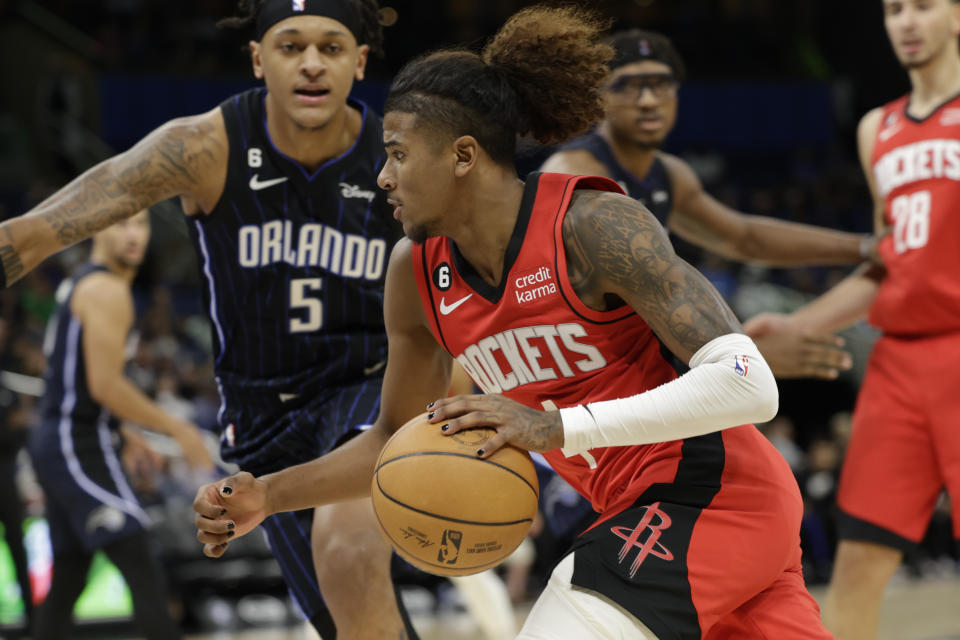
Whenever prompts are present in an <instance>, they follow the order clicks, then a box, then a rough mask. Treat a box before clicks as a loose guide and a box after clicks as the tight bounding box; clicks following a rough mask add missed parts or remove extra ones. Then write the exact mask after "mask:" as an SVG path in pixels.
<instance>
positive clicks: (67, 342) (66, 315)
mask: <svg viewBox="0 0 960 640" xmlns="http://www.w3.org/2000/svg"><path fill="white" fill-rule="evenodd" d="M106 270H107V269H106V267H104V266H102V265H96V264H90V263H88V264H85V265H82V266H81V267H80V268H78V269H77V271H76V272H74V274H73V276H71V277H70V278H68V279H66V280H64V281H63V282H62V283H60V287H59V289H58V290H57V296H56V299H57V305H58V306H57V310H56V312H55V313H54V315H53V317H52V318H51V320H50V322H49V324H48V325H47V335H46V338H45V340H44V353H45V354H46V356H47V371H46V376H45V378H46V380H45V382H46V388H45V390H44V394H43V397H42V398H41V400H40V416H41V419H40V421H39V423H38V424H37V425H36V426H35V427H34V428H33V429H32V430H31V434H30V442H29V446H28V450H29V452H30V456H31V458H32V460H33V467H34V470H35V471H36V474H37V479H38V480H39V481H40V484H41V486H42V487H43V490H44V494H45V495H46V516H47V519H48V521H49V523H50V537H51V541H52V543H53V548H54V551H55V552H57V553H62V552H65V551H68V550H75V549H82V550H84V551H85V552H87V553H91V552H93V550H95V549H98V548H100V547H103V546H105V545H107V544H110V543H111V542H113V541H115V540H119V539H121V538H123V537H126V536H129V535H132V534H134V533H136V532H138V531H140V530H141V529H143V528H145V527H148V526H149V524H150V518H149V517H148V516H147V514H146V512H145V511H144V510H143V508H142V507H141V506H140V503H139V502H138V501H137V498H136V496H135V495H134V492H133V489H132V488H131V487H130V484H129V483H128V482H127V479H126V477H125V476H124V473H123V468H122V465H121V463H120V459H119V457H118V456H117V452H116V450H117V448H118V446H119V434H118V433H117V427H118V426H119V421H118V420H117V419H116V418H114V417H113V416H111V415H110V412H109V411H107V409H106V408H105V407H103V406H102V405H100V404H99V403H97V401H96V400H94V399H93V397H92V396H91V395H90V387H89V386H88V384H87V363H86V358H85V356H84V349H83V327H82V326H81V324H80V321H79V320H77V318H75V317H74V316H73V314H72V313H71V312H70V301H71V299H72V298H73V292H74V290H75V289H76V286H77V284H78V283H79V282H80V281H81V280H82V279H83V278H85V277H87V276H88V275H90V274H91V273H96V272H98V271H106ZM130 346H131V345H130V343H128V355H129V354H130V351H131V349H130V348H129V347H130Z"/></svg>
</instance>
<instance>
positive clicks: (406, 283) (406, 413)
mask: <svg viewBox="0 0 960 640" xmlns="http://www.w3.org/2000/svg"><path fill="white" fill-rule="evenodd" d="M412 246H413V245H412V243H411V242H410V241H409V240H406V239H404V240H401V241H400V242H399V243H398V244H397V246H396V248H395V249H394V250H393V253H392V254H391V257H390V265H389V267H388V269H387V280H386V293H385V298H384V320H385V323H386V328H387V337H388V338H389V351H388V355H387V369H386V372H385V374H384V378H383V391H382V394H381V401H380V415H379V416H378V417H377V420H376V422H375V423H374V425H373V427H371V428H370V429H369V430H367V431H366V432H364V433H362V434H361V435H359V436H357V437H356V438H353V439H352V440H350V442H348V443H347V444H345V445H344V446H342V447H339V448H337V449H335V450H334V451H332V452H330V453H328V454H326V455H324V456H322V457H321V458H318V459H316V460H313V461H311V462H307V463H304V464H301V465H298V466H295V467H290V468H288V469H284V470H283V471H279V472H277V473H271V474H268V475H265V476H262V477H260V478H254V477H253V476H251V475H250V474H249V473H241V474H237V475H236V476H233V477H231V478H228V479H226V480H224V481H221V482H217V483H214V484H209V485H206V486H205V487H201V489H200V491H198V492H197V497H196V500H194V505H193V506H194V510H195V511H196V512H197V515H196V525H197V529H198V533H197V538H198V539H199V540H200V541H201V542H203V543H205V546H204V553H206V554H207V555H209V556H219V555H222V554H223V552H224V550H225V549H226V546H225V545H226V542H227V540H228V539H230V538H232V537H234V536H236V535H243V534H245V533H247V532H249V531H250V530H251V529H253V528H254V527H256V526H257V525H258V524H259V523H260V522H261V521H262V520H263V518H265V517H267V516H269V515H271V514H273V513H279V512H281V511H295V510H298V509H306V508H310V507H315V506H319V505H324V504H330V503H333V502H341V501H343V500H349V499H352V498H359V497H363V496H367V495H369V493H370V482H371V481H372V479H373V469H374V465H375V464H376V461H377V457H378V456H379V455H380V450H381V449H382V448H383V445H384V444H385V443H386V441H387V439H388V438H389V437H390V436H391V435H392V434H393V432H394V431H396V430H397V429H399V428H400V427H401V426H403V424H404V423H406V422H407V421H408V420H410V419H411V418H413V417H414V416H417V415H419V414H421V413H423V410H424V407H425V406H426V405H427V403H428V402H430V401H431V400H433V399H434V398H437V397H440V396H442V395H444V394H445V393H446V392H447V389H448V388H449V386H450V371H451V368H452V364H453V359H452V358H451V357H450V355H449V354H448V353H447V352H446V351H444V350H443V348H442V347H440V345H439V344H437V342H436V340H434V338H433V334H432V333H430V329H429V327H428V325H427V319H426V316H425V315H424V312H423V306H422V305H421V303H420V295H419V293H418V292H417V286H416V282H415V280H414V275H413V263H412V259H411V247H412ZM231 524H232V525H233V527H232V528H231V527H230V525H231ZM231 534H232V535H231Z"/></svg>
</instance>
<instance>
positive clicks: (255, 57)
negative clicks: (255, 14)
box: [249, 40, 263, 80]
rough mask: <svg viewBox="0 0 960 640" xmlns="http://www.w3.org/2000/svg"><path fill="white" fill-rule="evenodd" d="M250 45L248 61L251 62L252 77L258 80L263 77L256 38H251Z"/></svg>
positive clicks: (258, 44)
mask: <svg viewBox="0 0 960 640" xmlns="http://www.w3.org/2000/svg"><path fill="white" fill-rule="evenodd" d="M249 47H250V62H251V63H252V64H253V77H254V78H257V79H258V80H262V79H263V64H262V63H261V60H260V43H259V42H257V41H256V40H251V41H250V43H249Z"/></svg>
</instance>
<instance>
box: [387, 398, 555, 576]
mask: <svg viewBox="0 0 960 640" xmlns="http://www.w3.org/2000/svg"><path fill="white" fill-rule="evenodd" d="M441 426H442V423H438V424H430V423H428V422H427V418H426V414H423V415H420V416H417V417H416V418H414V419H413V420H411V421H410V422H408V423H407V424H405V425H404V426H403V427H401V428H400V429H399V430H398V431H397V432H396V433H395V434H393V437H392V438H390V440H389V441H388V442H387V444H386V445H385V446H384V447H383V451H381V452H380V459H379V460H377V467H376V471H375V472H374V474H373V487H372V491H371V493H372V497H373V508H374V510H375V511H376V514H377V522H379V523H380V530H381V531H383V534H384V535H385V536H386V537H387V539H388V540H389V541H390V543H391V544H392V545H393V547H394V548H395V549H396V550H397V553H399V554H400V555H401V556H402V557H403V558H404V559H405V560H407V561H408V562H410V563H411V564H413V565H414V566H416V567H418V568H420V569H422V570H424V571H427V572H429V573H434V574H437V575H442V576H465V575H469V574H471V573H477V572H480V571H483V570H484V569H489V568H490V567H495V566H496V565H498V564H500V563H501V562H502V561H503V560H504V559H505V558H506V557H507V556H508V555H510V554H511V553H512V552H513V550H514V549H516V548H517V546H518V545H519V544H520V543H521V542H523V539H524V537H525V536H526V535H527V531H528V530H529V529H530V525H531V524H533V517H534V515H536V513H537V497H538V496H539V486H538V484H537V474H536V471H535V470H534V467H533V461H532V460H531V459H530V455H529V454H528V453H527V452H526V451H522V450H520V449H517V448H516V447H512V446H505V447H502V448H500V449H499V450H498V451H496V452H495V453H494V454H493V455H492V456H490V457H489V458H487V459H486V460H483V459H480V458H478V457H477V449H479V448H481V446H482V445H483V444H484V443H485V442H486V441H487V440H489V439H490V438H491V437H492V436H493V435H494V434H495V433H496V431H494V430H493V429H470V430H468V431H461V432H460V433H456V434H454V435H452V436H446V435H443V433H442V432H441V431H440V427H441Z"/></svg>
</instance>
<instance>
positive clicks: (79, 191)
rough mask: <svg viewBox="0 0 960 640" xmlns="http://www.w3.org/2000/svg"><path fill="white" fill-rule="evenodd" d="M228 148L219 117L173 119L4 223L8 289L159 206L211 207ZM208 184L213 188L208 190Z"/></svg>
mask: <svg viewBox="0 0 960 640" xmlns="http://www.w3.org/2000/svg"><path fill="white" fill-rule="evenodd" d="M226 153H227V141H226V133H225V130H224V127H223V120H222V116H220V114H219V111H215V112H211V113H208V114H204V115H202V116H195V117H191V118H184V119H181V120H175V121H172V122H169V123H167V124H166V125H164V126H162V127H160V128H159V129H157V130H156V131H154V132H153V133H151V134H150V135H148V136H147V137H146V138H144V139H143V140H141V141H140V142H139V143H137V145H136V146H134V147H133V148H132V149H130V150H129V151H127V152H125V153H122V154H120V155H118V156H115V157H113V158H110V159H109V160H106V161H104V162H102V163H100V164H99V165H97V166H96V167H94V168H92V169H90V170H89V171H87V172H86V173H84V174H83V175H81V176H80V177H78V178H76V179H75V180H73V181H72V182H71V183H70V184H68V185H67V186H65V187H63V188H62V189H60V190H59V191H57V192H56V193H54V194H53V195H52V196H50V197H49V198H47V199H46V200H44V201H43V202H42V203H40V204H39V205H37V207H35V208H34V209H33V210H32V211H29V212H28V213H26V214H25V215H22V216H19V217H16V218H11V219H9V220H6V221H4V222H3V223H2V224H0V230H3V231H4V232H5V235H6V240H8V241H9V242H8V243H4V242H3V241H2V240H0V261H2V265H3V268H4V271H5V273H6V283H7V284H8V285H9V284H10V283H12V282H14V281H15V280H16V279H17V278H19V277H20V276H21V275H23V273H25V272H27V271H29V270H30V269H32V268H34V267H35V266H36V265H37V264H39V263H40V262H41V261H42V260H44V259H45V258H46V257H47V256H49V255H50V254H52V253H54V252H56V251H59V250H60V249H62V248H63V247H66V246H69V245H71V244H74V243H75V242H78V241H80V240H83V239H84V238H88V237H90V236H91V235H93V234H94V233H96V232H98V231H100V230H101V229H104V228H106V227H108V226H110V225H112V224H114V223H115V222H118V221H119V220H123V219H124V218H129V217H130V216H132V215H134V214H135V213H137V212H138V211H141V210H143V209H145V208H147V207H149V206H151V205H153V204H156V203H157V202H160V201H161V200H165V199H167V198H170V197H173V196H177V195H190V196H192V197H198V195H200V194H203V195H206V196H207V199H208V200H212V199H214V198H215V197H217V196H218V195H219V192H217V196H214V195H211V193H210V191H211V189H220V188H221V187H222V182H218V181H217V180H215V179H212V178H211V176H219V178H218V179H222V177H223V175H225V172H226V169H225V167H226ZM211 185H215V186H214V187H211Z"/></svg>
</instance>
